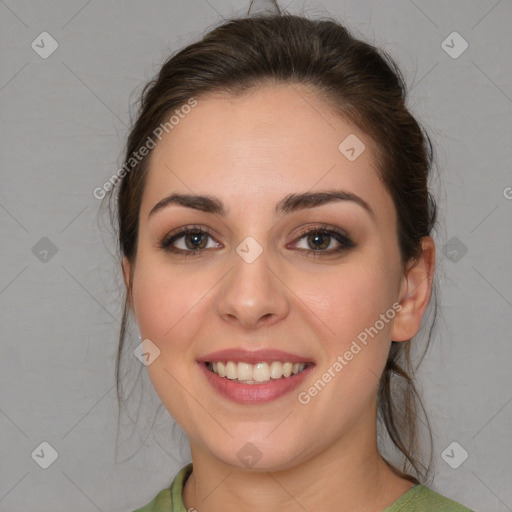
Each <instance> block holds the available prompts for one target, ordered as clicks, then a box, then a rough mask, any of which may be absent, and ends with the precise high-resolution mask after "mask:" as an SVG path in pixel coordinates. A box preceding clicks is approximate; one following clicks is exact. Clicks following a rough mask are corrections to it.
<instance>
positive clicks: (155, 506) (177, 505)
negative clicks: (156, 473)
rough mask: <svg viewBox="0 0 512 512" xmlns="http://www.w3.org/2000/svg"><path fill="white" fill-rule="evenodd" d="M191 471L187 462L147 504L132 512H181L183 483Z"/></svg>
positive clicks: (190, 466)
mask: <svg viewBox="0 0 512 512" xmlns="http://www.w3.org/2000/svg"><path fill="white" fill-rule="evenodd" d="M191 472H192V464H191V463H189V464H187V465H186V466H184V467H183V468H181V470H180V471H179V472H178V474H177V475H176V476H175V477H174V480H173V482H172V484H171V485H170V486H169V487H166V488H165V489H162V490H161V491H160V492H159V493H158V494H157V495H156V496H155V497H154V498H153V499H152V500H151V501H150V502H149V503H148V504H147V505H144V506H143V507H141V508H138V509H137V510H134V511H133V512H182V511H184V510H185V507H184V505H183V498H182V495H183V485H184V483H185V481H186V479H187V478H188V476H189V475H190V473H191Z"/></svg>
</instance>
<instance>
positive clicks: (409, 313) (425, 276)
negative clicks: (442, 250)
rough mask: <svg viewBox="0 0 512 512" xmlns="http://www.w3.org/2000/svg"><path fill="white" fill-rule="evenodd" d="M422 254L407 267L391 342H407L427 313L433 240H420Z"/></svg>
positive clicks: (431, 276)
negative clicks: (399, 308) (400, 307)
mask: <svg viewBox="0 0 512 512" xmlns="http://www.w3.org/2000/svg"><path fill="white" fill-rule="evenodd" d="M421 246H422V249H423V250H422V254H421V255H420V256H419V257H418V259H416V260H414V261H413V262H411V263H410V265H409V267H408V269H407V272H406V273H405V275H404V277H403V281H402V286H401V289H400V297H399V302H400V304H401V306H402V309H401V310H400V312H399V313H398V314H397V315H396V317H395V322H394V324H393V329H392V332H391V339H392V340H393V341H407V340H410V339H411V338H413V337H414V336H415V335H416V334H417V333H418V331H419V329H420V325H421V319H422V317H423V314H424V312H425V310H426V309H427V306H428V303H429V300H430V295H431V293H432V283H433V277H434V267H435V253H436V251H435V244H434V240H433V239H432V237H430V236H428V237H424V238H422V240H421Z"/></svg>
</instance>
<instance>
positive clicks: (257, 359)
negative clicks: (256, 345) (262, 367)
mask: <svg viewBox="0 0 512 512" xmlns="http://www.w3.org/2000/svg"><path fill="white" fill-rule="evenodd" d="M198 361H201V362H205V363H215V362H219V361H221V362H224V361H240V362H243V363H249V364H256V363H261V362H272V361H281V362H290V363H311V362H313V361H312V360H311V359H310V358H307V357H303V356H299V355H296V354H291V353H290V352H283V351H282V350H274V349H257V350H247V349H242V348H228V349H224V350H218V351H217V352H211V353H210V354H207V355H205V356H202V357H200V358H199V359H198Z"/></svg>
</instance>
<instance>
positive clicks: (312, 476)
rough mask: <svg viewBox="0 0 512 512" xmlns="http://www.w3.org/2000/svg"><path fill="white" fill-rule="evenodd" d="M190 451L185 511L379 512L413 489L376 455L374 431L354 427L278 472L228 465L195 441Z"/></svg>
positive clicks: (184, 495) (185, 490) (184, 494)
mask: <svg viewBox="0 0 512 512" xmlns="http://www.w3.org/2000/svg"><path fill="white" fill-rule="evenodd" d="M191 453H192V460H193V472H192V474H191V475H190V477H189V478H188V480H187V482H186V485H185V489H184V492H183V501H184V504H185V508H186V509H187V510H189V509H196V510H198V511H200V512H213V511H214V510H219V508H222V510H225V511H226V512H231V511H237V512H245V511H247V512H249V511H253V510H266V511H269V512H277V511H279V512H291V511H298V510H336V511H338V512H349V511H350V512H352V511H353V510H354V509H357V510H365V511H368V512H370V511H375V512H378V511H381V510H382V509H383V508H385V507H386V506H389V505H391V504H392V503H393V502H394V501H395V500H396V499H398V498H399V497H400V496H401V495H402V494H403V493H404V492H406V491H407V490H408V489H410V488H411V487H412V486H413V484H412V482H410V481H408V480H406V479H403V478H401V477H400V476H398V475H397V474H395V473H394V472H393V471H392V470H391V469H390V468H389V466H388V465H387V464H386V463H385V461H384V460H383V459H382V457H381V456H380V454H379V452H378V449H377V443H376V429H375V428H374V429H370V430H368V429H367V430H366V431H365V430H362V429H358V427H357V426H355V427H354V428H353V429H352V431H351V432H350V433H348V434H346V435H343V436H342V437H341V438H340V439H339V440H337V441H336V443H334V444H333V445H330V446H329V447H328V448H326V449H325V450H323V451H321V452H320V453H317V454H316V455H315V456H314V457H311V458H309V459H307V460H304V461H303V462H301V463H299V464H296V465H294V466H293V467H290V468H288V469H285V470H279V471H260V472H258V471H254V470H248V469H243V468H238V467H233V466H231V465H227V464H225V463H223V462H222V461H221V460H219V459H218V458H215V457H213V456H212V454H211V453H210V452H205V451H204V450H202V449H200V447H199V446H198V445H195V444H194V443H191ZM219 504H220V505H219Z"/></svg>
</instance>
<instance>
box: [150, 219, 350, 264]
mask: <svg viewBox="0 0 512 512" xmlns="http://www.w3.org/2000/svg"><path fill="white" fill-rule="evenodd" d="M189 234H195V235H207V236H208V237H210V238H212V239H213V240H215V239H214V238H213V236H212V235H211V233H210V231H209V230H208V228H204V227H201V226H186V227H184V228H182V229H180V230H179V231H177V232H176V231H175V232H171V233H169V234H168V235H166V236H165V237H164V238H163V239H162V241H161V242H160V244H159V246H160V248H161V249H163V250H165V251H167V252H171V253H174V254H179V255H183V256H185V257H188V256H194V255H196V254H198V253H199V252H202V251H204V250H205V249H196V250H184V249H176V248H173V247H172V244H173V243H174V242H176V240H179V239H180V238H183V237H184V236H186V235H189ZM307 235H324V236H326V235H327V236H329V237H331V238H334V239H335V240H336V241H337V242H338V243H339V244H340V245H341V246H340V247H338V248H337V249H330V250H328V251H326V250H314V249H299V250H300V251H304V252H306V256H307V257H311V258H315V257H318V256H328V255H332V254H338V253H341V252H343V251H346V250H348V249H351V248H353V247H355V244H354V243H353V242H352V240H351V239H350V238H349V237H348V236H347V234H346V233H345V232H344V231H342V230H341V229H338V228H335V227H329V226H327V225H322V226H317V227H314V228H311V227H310V226H308V227H305V228H303V229H302V230H301V231H300V233H299V236H298V237H297V238H296V239H295V240H294V242H297V241H299V240H301V239H302V238H304V237H306V236H307Z"/></svg>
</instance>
